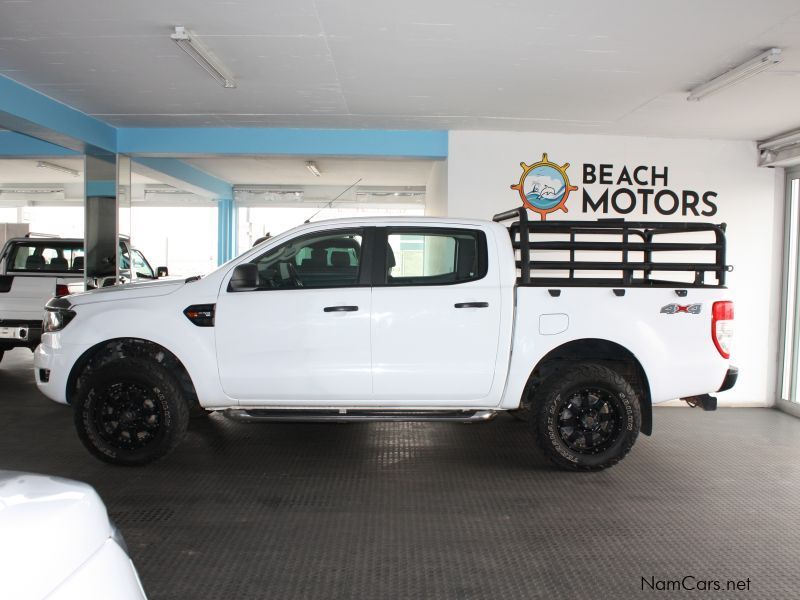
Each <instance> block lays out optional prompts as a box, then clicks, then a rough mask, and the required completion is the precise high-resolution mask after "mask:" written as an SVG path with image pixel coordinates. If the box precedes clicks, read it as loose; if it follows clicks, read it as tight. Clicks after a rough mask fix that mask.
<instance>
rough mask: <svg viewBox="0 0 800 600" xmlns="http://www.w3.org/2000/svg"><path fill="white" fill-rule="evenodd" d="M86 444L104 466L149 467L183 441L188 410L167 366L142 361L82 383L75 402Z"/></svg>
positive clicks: (126, 362)
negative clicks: (145, 465) (149, 464)
mask: <svg viewBox="0 0 800 600" xmlns="http://www.w3.org/2000/svg"><path fill="white" fill-rule="evenodd" d="M73 406H74V409H75V426H76V428H77V430H78V437H80V440H81V442H83V445H84V446H86V448H87V449H88V450H89V452H91V453H92V454H93V455H94V456H96V457H97V458H99V459H100V460H103V461H106V462H109V463H112V464H116V465H126V466H135V465H144V464H147V463H149V462H152V461H154V460H156V459H158V458H161V457H162V456H164V455H166V454H167V453H169V452H171V451H172V450H173V449H174V448H175V446H177V445H178V443H179V442H180V441H181V440H182V439H183V437H184V435H185V434H186V429H187V425H188V423H189V405H188V403H187V401H186V399H185V398H184V396H183V393H182V391H181V388H180V386H179V384H178V382H177V381H176V380H175V379H174V377H173V376H172V375H171V374H170V372H169V371H168V370H167V369H165V368H164V367H163V366H161V365H160V364H158V363H156V362H152V361H148V360H146V359H141V358H124V359H120V360H115V361H113V362H110V363H107V364H105V365H103V366H101V367H99V368H98V369H97V370H95V371H93V372H91V373H90V374H88V375H87V376H85V377H84V378H82V379H81V381H80V385H79V388H78V394H77V396H76V398H75V400H74V402H73Z"/></svg>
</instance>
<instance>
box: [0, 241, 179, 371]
mask: <svg viewBox="0 0 800 600" xmlns="http://www.w3.org/2000/svg"><path fill="white" fill-rule="evenodd" d="M83 246H84V242H83V239H79V238H60V237H55V236H46V237H21V238H12V239H10V240H8V241H7V242H6V243H5V245H4V246H3V249H2V250H0V360H2V358H3V353H4V352H5V351H6V350H11V349H12V348H16V347H27V348H30V349H31V350H33V349H34V348H36V346H37V345H38V344H39V340H40V338H41V335H42V309H43V308H44V305H45V303H46V302H47V301H48V300H49V299H50V298H53V297H58V296H66V295H68V294H70V293H72V292H75V291H82V290H83V289H84V248H83ZM119 263H120V264H119V274H120V280H121V281H123V282H125V281H137V280H142V279H145V280H148V279H156V277H157V276H158V275H159V274H162V273H165V272H166V269H165V267H160V268H159V270H158V272H154V271H153V269H152V267H150V264H149V263H148V262H147V259H146V258H145V257H144V256H143V255H142V253H141V252H139V250H136V249H135V248H132V247H131V245H130V241H129V240H128V239H127V238H124V239H121V240H120V244H119ZM131 263H132V264H133V268H131ZM111 264H112V267H111V269H112V271H113V260H112V261H111ZM113 283H115V280H114V277H110V278H107V280H104V281H96V282H94V285H96V286H97V287H102V286H104V285H106V284H113Z"/></svg>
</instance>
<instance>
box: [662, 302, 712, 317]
mask: <svg viewBox="0 0 800 600" xmlns="http://www.w3.org/2000/svg"><path fill="white" fill-rule="evenodd" d="M702 309H703V305H702V304H686V305H681V304H667V305H666V306H662V307H661V312H662V313H664V314H667V315H674V314H675V313H689V314H692V315H699V314H700V311H701V310H702Z"/></svg>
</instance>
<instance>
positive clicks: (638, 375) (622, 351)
mask: <svg viewBox="0 0 800 600" xmlns="http://www.w3.org/2000/svg"><path fill="white" fill-rule="evenodd" d="M589 361H590V362H596V363H601V364H605V365H607V366H609V367H611V368H613V369H615V370H616V371H618V372H619V373H621V374H622V375H623V376H624V377H625V378H626V379H627V380H628V382H629V383H630V384H631V386H632V387H633V389H634V390H635V391H636V395H637V396H638V398H639V405H640V407H641V412H642V423H641V429H640V431H641V433H643V434H645V435H650V434H651V433H652V432H653V403H652V399H651V395H650V383H649V382H648V379H647V373H645V371H644V368H643V367H642V364H641V362H640V361H639V359H638V358H636V356H635V355H634V354H633V353H632V352H631V351H630V350H628V349H627V348H625V347H624V346H622V345H620V344H618V343H616V342H612V341H610V340H606V339H600V338H581V339H577V340H571V341H569V342H566V343H564V344H562V345H561V346H557V347H556V348H553V349H552V350H550V351H549V352H548V353H547V354H545V355H544V356H543V357H542V358H541V359H540V360H539V362H538V363H537V364H536V366H535V367H534V368H533V370H532V371H531V374H530V376H529V378H528V382H527V384H526V385H525V391H524V392H523V400H527V399H529V398H531V397H532V392H533V391H534V390H535V388H536V387H537V386H538V385H539V384H540V383H541V382H543V381H544V380H545V379H546V378H547V377H548V376H550V375H551V374H553V373H554V372H556V371H558V370H560V369H563V368H567V367H568V366H569V364H570V363H574V362H589Z"/></svg>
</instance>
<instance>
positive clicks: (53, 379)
mask: <svg viewBox="0 0 800 600" xmlns="http://www.w3.org/2000/svg"><path fill="white" fill-rule="evenodd" d="M56 335H58V334H53V333H45V334H44V335H43V336H42V343H41V344H39V345H38V346H37V347H36V350H34V352H33V371H34V377H35V378H36V387H38V388H39V391H40V392H42V393H43V394H44V395H45V396H47V397H48V398H50V399H51V400H55V401H56V402H59V403H61V404H67V379H68V377H69V374H70V370H71V369H72V365H73V364H74V360H73V355H74V354H75V353H72V352H64V349H63V348H60V346H59V344H58V342H57V341H56V340H54V339H53V337H54V336H56ZM54 342H55V343H54ZM57 348H60V349H58V350H57V351H56V349H57ZM78 355H79V354H78Z"/></svg>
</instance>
